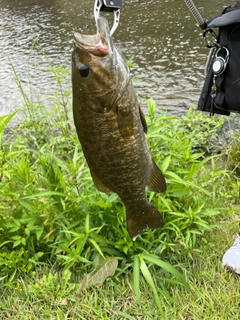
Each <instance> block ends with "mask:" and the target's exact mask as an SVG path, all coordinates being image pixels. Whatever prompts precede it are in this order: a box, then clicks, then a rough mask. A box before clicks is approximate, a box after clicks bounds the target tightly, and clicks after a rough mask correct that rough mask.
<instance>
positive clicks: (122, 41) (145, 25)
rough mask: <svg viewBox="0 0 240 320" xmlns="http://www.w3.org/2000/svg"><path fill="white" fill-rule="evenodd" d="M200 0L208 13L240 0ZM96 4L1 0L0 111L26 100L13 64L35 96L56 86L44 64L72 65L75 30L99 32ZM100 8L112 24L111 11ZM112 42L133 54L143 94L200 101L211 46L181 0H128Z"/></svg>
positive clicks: (176, 101) (169, 106) (164, 100)
mask: <svg viewBox="0 0 240 320" xmlns="http://www.w3.org/2000/svg"><path fill="white" fill-rule="evenodd" d="M194 3H195V5H196V7H197V8H198V9H199V11H200V12H201V14H202V15H203V17H204V18H205V19H206V20H208V19H210V18H213V17H214V16H216V15H219V14H220V13H221V11H222V10H223V8H224V6H227V5H230V4H233V3H234V2H233V1H232V2H230V0H228V1H226V0H225V1H224V0H211V1H209V0H201V1H200V0H194ZM93 7H94V0H91V1H90V0H72V1H68V0H51V1H49V0H1V1H0V31H1V32H0V115H2V114H6V113H10V112H11V111H13V110H14V109H16V108H18V107H19V106H20V105H21V103H22V99H21V94H20V92H19V89H18V87H17V84H16V80H15V79H16V76H15V75H14V72H13V69H12V67H11V65H12V66H14V69H15V72H16V74H17V75H18V77H19V79H20V80H21V83H22V86H23V88H24V90H25V91H26V92H27V94H28V95H29V96H32V99H33V100H34V99H39V100H44V99H45V98H46V97H47V96H48V95H49V94H52V93H53V90H54V87H55V83H54V81H53V80H52V79H51V75H50V73H49V72H46V70H45V69H46V68H47V67H49V63H51V64H53V65H54V66H59V65H60V64H63V65H65V66H66V67H68V68H70V66H71V51H72V48H73V33H74V32H75V31H80V32H82V33H86V34H94V33H96V27H95V21H94V17H93ZM102 15H104V16H106V18H107V19H108V20H109V21H110V24H111V21H112V17H113V14H111V13H102ZM114 42H115V43H116V44H117V45H118V47H119V48H120V49H121V50H122V51H123V54H124V55H125V57H127V58H130V57H131V56H134V63H135V64H134V67H132V68H131V73H132V75H133V76H134V77H136V78H137V79H138V81H137V83H136V85H135V87H136V89H137V91H138V93H139V95H140V96H141V97H143V98H149V97H152V98H154V99H155V100H156V102H157V106H158V107H159V108H161V109H165V110H170V111H174V110H178V109H179V110H181V109H182V108H183V109H184V108H185V107H189V106H192V105H196V104H197V101H198V97H199V94H200V91H201V86H202V83H203V79H204V65H205V62H206V58H207V53H208V49H206V48H205V43H204V40H203V38H202V31H201V29H200V28H199V27H198V26H197V24H196V22H195V20H194V18H193V17H192V15H191V13H190V12H189V10H188V8H187V6H186V4H185V3H184V1H183V0H158V1H156V0H123V7H122V10H121V18H120V24H119V27H118V29H117V30H116V32H115V33H114ZM43 52H44V53H43ZM29 83H30V86H29ZM67 85H68V86H70V85H71V80H70V77H69V82H68V83H67Z"/></svg>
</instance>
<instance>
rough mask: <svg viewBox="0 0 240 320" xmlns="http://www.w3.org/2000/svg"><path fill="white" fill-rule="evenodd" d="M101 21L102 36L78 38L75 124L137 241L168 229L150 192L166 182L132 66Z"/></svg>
mask: <svg viewBox="0 0 240 320" xmlns="http://www.w3.org/2000/svg"><path fill="white" fill-rule="evenodd" d="M97 23H98V32H97V34H96V35H82V34H79V33H75V34H74V38H75V49H74V50H73V53H72V94H73V116H74V124H75V127H76V131H77V134H78V138H79V141H80V143H81V146H82V149H83V153H84V156H85V158H86V161H87V164H88V166H89V169H90V172H91V176H92V179H93V182H94V184H95V186H96V188H97V189H98V190H100V191H102V192H115V193H117V194H118V195H119V197H120V198H121V200H122V201H123V203H124V205H125V207H126V219H127V229H128V232H129V235H130V237H131V238H132V239H133V240H135V239H136V237H137V236H138V235H139V234H140V233H141V232H142V231H144V230H145V229H146V228H148V227H149V228H151V229H159V228H161V227H162V226H163V220H162V217H161V215H160V213H159V212H158V210H157V209H156V208H155V207H154V206H153V205H152V204H150V203H149V202H148V200H147V198H146V190H145V189H146V186H148V187H149V189H150V190H152V191H154V192H164V191H165V190H166V182H165V178H164V176H163V174H162V172H161V171H160V169H159V168H158V167H157V165H156V164H155V163H154V162H153V160H152V157H151V154H150V152H149V149H148V145H147V142H146V139H145V133H146V132H147V124H146V120H145V117H144V114H143V113H142V111H141V109H140V106H139V102H138V99H137V96H136V92H135V90H134V87H133V84H132V81H131V77H130V74H129V68H128V65H127V62H126V60H125V58H124V56H123V55H122V53H121V52H120V50H119V49H118V48H117V47H116V46H115V45H114V43H113V41H112V38H111V35H110V30H109V28H108V24H107V21H106V19H104V18H102V17H100V18H99V19H98V22H97Z"/></svg>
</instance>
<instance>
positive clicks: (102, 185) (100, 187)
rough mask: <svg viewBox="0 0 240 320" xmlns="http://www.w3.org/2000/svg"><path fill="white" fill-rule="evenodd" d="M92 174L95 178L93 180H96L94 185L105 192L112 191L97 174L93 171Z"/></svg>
mask: <svg viewBox="0 0 240 320" xmlns="http://www.w3.org/2000/svg"><path fill="white" fill-rule="evenodd" d="M91 176H92V179H93V182H94V185H95V187H96V188H97V189H98V190H99V191H101V192H104V193H109V192H111V190H110V189H108V188H107V187H106V186H105V185H104V184H103V183H102V182H101V181H100V180H99V179H98V178H97V177H96V175H95V174H94V173H93V172H92V171H91Z"/></svg>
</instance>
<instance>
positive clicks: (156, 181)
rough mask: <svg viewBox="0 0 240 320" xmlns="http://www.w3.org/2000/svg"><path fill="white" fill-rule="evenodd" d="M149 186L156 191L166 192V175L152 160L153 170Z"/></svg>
mask: <svg viewBox="0 0 240 320" xmlns="http://www.w3.org/2000/svg"><path fill="white" fill-rule="evenodd" d="M148 188H149V189H150V190H151V191H154V192H164V191H166V189H167V186H166V181H165V178H164V175H163V174H162V172H161V170H160V169H159V168H158V166H157V165H156V163H155V162H154V161H152V172H151V178H150V180H149V182H148Z"/></svg>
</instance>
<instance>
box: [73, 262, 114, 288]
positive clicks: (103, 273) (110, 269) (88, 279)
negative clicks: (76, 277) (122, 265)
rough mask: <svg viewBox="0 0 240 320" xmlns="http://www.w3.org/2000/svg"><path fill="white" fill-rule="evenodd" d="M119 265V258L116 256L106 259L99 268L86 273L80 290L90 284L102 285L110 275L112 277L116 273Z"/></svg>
mask: <svg viewBox="0 0 240 320" xmlns="http://www.w3.org/2000/svg"><path fill="white" fill-rule="evenodd" d="M117 266H118V259H117V258H116V257H112V258H108V259H106V260H105V261H104V263H103V264H102V265H101V266H100V267H99V268H97V269H95V270H94V271H92V272H90V273H88V274H85V275H84V277H83V279H82V281H81V282H80V284H79V290H82V291H83V290H86V289H88V288H89V287H90V286H102V284H103V283H104V281H105V280H106V279H107V278H108V277H112V276H113V275H114V274H115V272H116V269H117Z"/></svg>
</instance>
